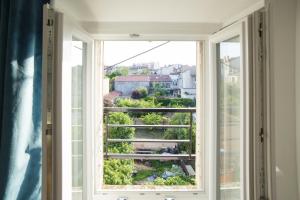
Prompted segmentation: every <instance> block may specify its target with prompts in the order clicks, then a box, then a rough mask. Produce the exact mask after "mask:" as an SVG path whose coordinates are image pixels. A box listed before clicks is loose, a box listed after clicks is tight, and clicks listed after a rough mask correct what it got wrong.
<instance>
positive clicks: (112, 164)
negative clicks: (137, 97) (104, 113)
mask: <svg viewBox="0 0 300 200" xmlns="http://www.w3.org/2000/svg"><path fill="white" fill-rule="evenodd" d="M108 120H109V123H111V124H133V121H132V119H131V118H130V117H129V115H128V114H126V113H121V112H115V113H111V114H110V115H109V118H108ZM109 135H110V138H123V139H130V138H133V137H134V135H135V129H134V128H127V127H113V128H111V129H110V134H109ZM133 151H134V148H133V145H132V144H131V143H128V142H122V143H112V144H109V146H108V152H110V153H132V152H133ZM133 170H134V161H133V159H127V160H120V159H108V160H105V161H104V183H105V184H108V185H127V184H132V177H131V176H132V173H133Z"/></svg>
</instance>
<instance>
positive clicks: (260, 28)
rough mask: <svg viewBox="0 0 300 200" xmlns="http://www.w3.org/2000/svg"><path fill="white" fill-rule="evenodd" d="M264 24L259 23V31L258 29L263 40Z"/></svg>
mask: <svg viewBox="0 0 300 200" xmlns="http://www.w3.org/2000/svg"><path fill="white" fill-rule="evenodd" d="M263 31H264V29H263V23H262V22H261V23H259V29H258V33H259V37H260V38H262V37H263Z"/></svg>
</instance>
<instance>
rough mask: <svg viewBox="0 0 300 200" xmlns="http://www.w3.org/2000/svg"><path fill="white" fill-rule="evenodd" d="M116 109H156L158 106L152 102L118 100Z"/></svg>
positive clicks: (127, 99)
mask: <svg viewBox="0 0 300 200" xmlns="http://www.w3.org/2000/svg"><path fill="white" fill-rule="evenodd" d="M116 105H117V107H131V108H155V107H156V108H157V107H160V105H159V104H155V102H153V101H145V100H143V99H141V100H133V99H129V98H122V99H121V98H120V99H118V100H117V102H116Z"/></svg>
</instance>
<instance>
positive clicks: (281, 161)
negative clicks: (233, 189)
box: [270, 0, 299, 200]
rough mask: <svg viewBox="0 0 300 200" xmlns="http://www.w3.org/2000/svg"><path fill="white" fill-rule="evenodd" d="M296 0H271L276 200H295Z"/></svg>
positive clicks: (272, 101) (272, 117)
mask: <svg viewBox="0 0 300 200" xmlns="http://www.w3.org/2000/svg"><path fill="white" fill-rule="evenodd" d="M295 19H296V0H271V5H270V69H271V110H272V111H271V134H272V137H273V139H274V140H273V141H274V144H275V147H274V149H275V151H274V152H273V153H275V155H274V158H275V159H274V164H275V166H276V177H275V180H276V181H275V182H276V183H275V188H274V189H275V190H274V192H275V193H276V199H277V200H288V199H291V200H292V199H293V200H297V199H299V198H298V183H297V178H296V177H297V162H296V160H297V157H296V134H295V133H296V121H295V118H296V111H295V60H296V58H295V56H296V54H295V38H296V28H295V27H296V20H295ZM274 170H275V169H274Z"/></svg>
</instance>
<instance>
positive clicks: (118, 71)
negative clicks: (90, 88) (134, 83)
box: [106, 67, 128, 80]
mask: <svg viewBox="0 0 300 200" xmlns="http://www.w3.org/2000/svg"><path fill="white" fill-rule="evenodd" d="M127 75H128V68H127V67H118V68H117V69H116V70H114V71H112V72H111V73H110V74H107V75H106V77H108V78H109V79H110V80H114V79H115V78H116V77H117V76H127Z"/></svg>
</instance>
